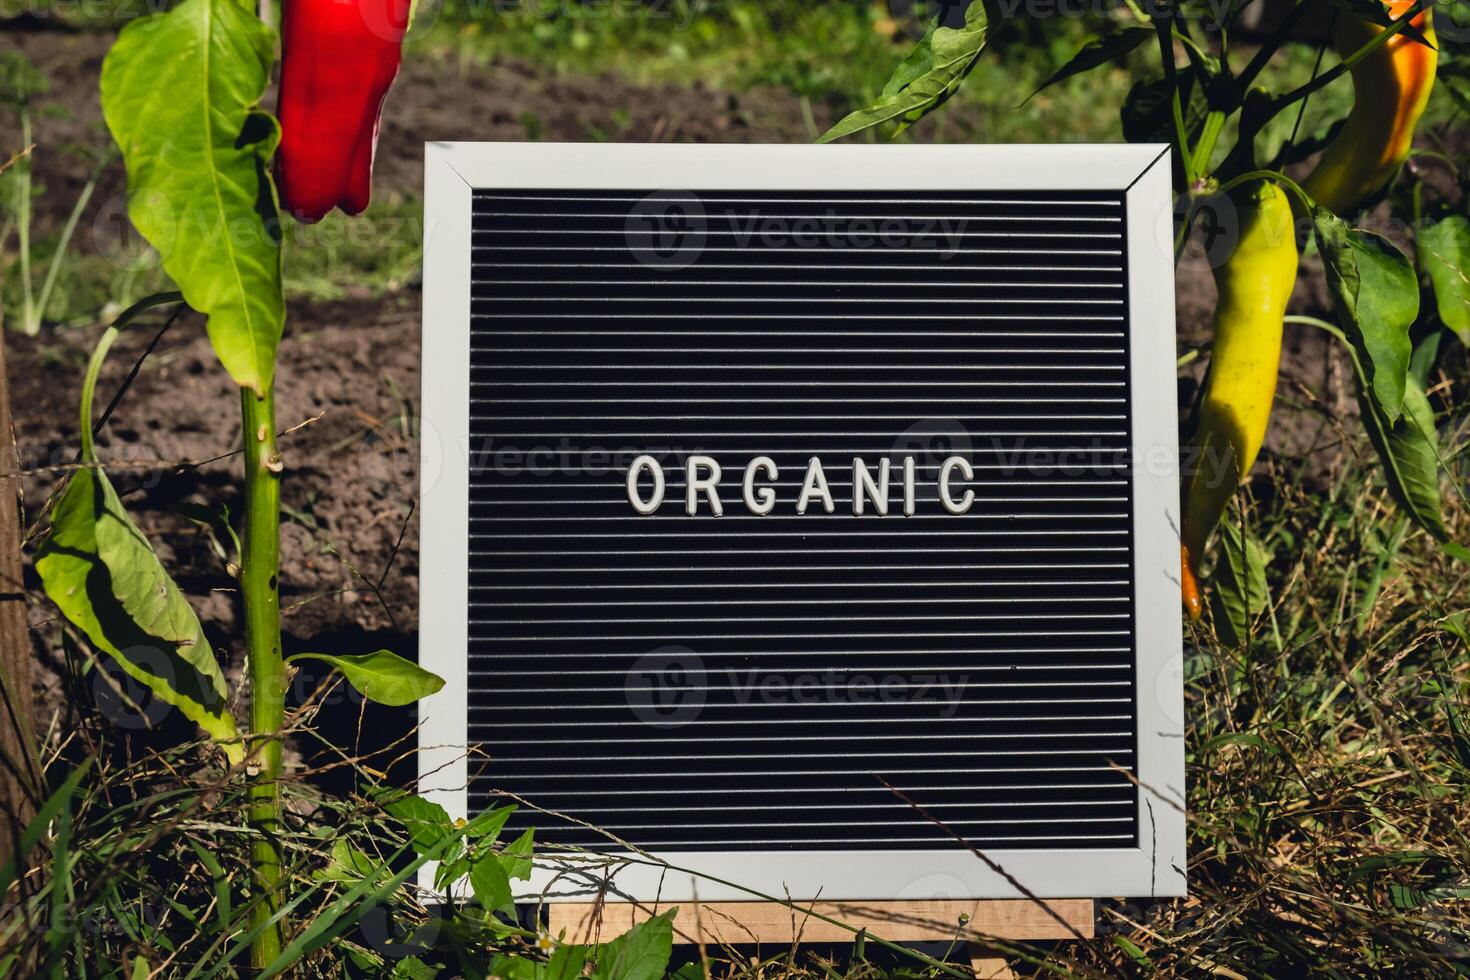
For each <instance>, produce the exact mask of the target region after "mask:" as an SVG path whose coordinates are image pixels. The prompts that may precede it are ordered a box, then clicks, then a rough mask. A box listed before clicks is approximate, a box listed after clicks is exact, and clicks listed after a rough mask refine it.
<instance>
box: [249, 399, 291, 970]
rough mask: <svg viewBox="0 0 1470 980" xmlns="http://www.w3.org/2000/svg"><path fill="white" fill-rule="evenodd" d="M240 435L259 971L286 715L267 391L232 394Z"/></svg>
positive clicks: (274, 904) (275, 928) (273, 897)
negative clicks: (236, 396) (238, 410)
mask: <svg viewBox="0 0 1470 980" xmlns="http://www.w3.org/2000/svg"><path fill="white" fill-rule="evenodd" d="M240 404H241V413H240V414H241V419H242V422H243V426H242V428H243V435H244V440H245V453H244V456H245V533H244V535H243V540H242V551H241V561H240V591H241V594H242V595H243V596H244V599H245V643H246V646H247V648H248V650H249V673H250V763H251V764H250V766H249V767H248V772H249V774H250V778H251V780H252V784H251V787H250V799H251V803H250V824H251V826H252V828H253V829H254V830H255V831H256V835H257V836H256V837H255V838H254V839H253V840H252V841H251V844H250V856H251V864H252V866H253V871H254V878H253V880H254V883H255V887H256V889H257V890H258V893H259V895H260V896H261V897H262V900H261V901H259V902H258V903H256V905H255V906H254V908H253V909H252V911H251V922H252V924H254V925H263V924H264V925H266V928H263V929H261V931H260V933H259V935H257V936H256V937H255V940H254V941H253V942H252V943H251V944H250V962H251V966H252V967H253V968H254V969H256V970H260V969H263V968H264V967H265V966H267V965H268V964H270V963H271V962H273V961H274V960H275V959H276V958H277V957H278V956H280V953H281V945H282V932H283V930H282V928H281V923H280V922H279V921H277V922H274V923H272V922H271V920H272V919H273V918H274V917H275V915H276V911H277V909H279V908H280V905H281V897H282V896H281V848H280V830H281V798H280V778H281V728H282V727H283V726H284V724H285V719H286V705H285V700H286V698H285V695H286V683H285V666H284V664H283V663H282V661H281V601H280V591H279V587H278V582H277V577H278V574H279V571H280V565H281V457H280V454H279V453H278V452H277V451H276V406H275V392H274V390H273V389H272V388H266V389H265V391H264V392H263V393H259V394H257V393H256V392H254V391H252V390H250V389H249V388H245V389H242V390H241V392H240Z"/></svg>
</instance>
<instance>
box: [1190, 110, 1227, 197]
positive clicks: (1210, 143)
mask: <svg viewBox="0 0 1470 980" xmlns="http://www.w3.org/2000/svg"><path fill="white" fill-rule="evenodd" d="M1224 128H1225V113H1223V112H1220V111H1218V110H1212V111H1211V112H1210V114H1209V115H1207V116H1205V127H1204V129H1203V130H1202V131H1201V132H1200V136H1199V144H1198V145H1197V146H1195V148H1194V160H1193V163H1192V164H1191V166H1192V167H1193V169H1194V173H1195V179H1196V180H1198V179H1200V178H1202V177H1204V176H1205V175H1206V174H1208V173H1209V172H1210V157H1212V156H1214V155H1215V144H1216V143H1217V142H1219V140H1220V133H1221V131H1222V130H1224Z"/></svg>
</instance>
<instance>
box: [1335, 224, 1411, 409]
mask: <svg viewBox="0 0 1470 980" xmlns="http://www.w3.org/2000/svg"><path fill="white" fill-rule="evenodd" d="M1312 224H1313V227H1314V228H1315V229H1316V233H1317V244H1318V247H1320V248H1321V250H1322V261H1323V265H1324V266H1325V267H1326V269H1327V285H1328V287H1329V288H1330V290H1331V292H1332V299H1333V302H1334V304H1335V305H1336V307H1337V315H1338V319H1339V321H1340V323H1341V326H1342V329H1343V332H1344V333H1345V334H1346V335H1347V338H1348V342H1349V343H1350V344H1351V345H1352V347H1353V349H1354V351H1356V352H1357V355H1358V359H1359V360H1360V362H1361V367H1362V369H1363V370H1364V372H1366V375H1367V380H1368V391H1369V392H1370V393H1371V395H1372V398H1373V402H1374V404H1375V405H1376V406H1377V408H1378V410H1379V411H1380V412H1381V413H1382V414H1383V417H1384V421H1385V422H1387V423H1389V424H1392V423H1393V422H1394V421H1396V420H1397V419H1398V417H1399V415H1400V414H1401V413H1402V411H1403V407H1404V404H1403V403H1404V386H1405V384H1406V383H1407V379H1408V373H1409V355H1410V353H1411V344H1410V341H1409V327H1410V326H1411V325H1412V324H1413V323H1414V320H1415V318H1416V317H1418V315H1419V281H1418V278H1417V277H1416V276H1415V275H1414V268H1413V266H1411V265H1410V264H1409V260H1408V259H1407V258H1405V257H1404V253H1402V252H1400V251H1399V250H1398V249H1397V248H1395V247H1394V246H1393V245H1392V244H1391V243H1390V242H1388V241H1387V240H1386V239H1384V238H1381V237H1380V236H1378V235H1375V234H1373V233H1371V232H1367V231H1363V230H1361V229H1358V228H1350V227H1348V224H1347V222H1345V221H1343V220H1342V219H1341V218H1339V217H1338V216H1337V215H1335V214H1333V213H1332V212H1331V211H1328V210H1327V209H1326V208H1321V207H1318V208H1314V209H1313V210H1312Z"/></svg>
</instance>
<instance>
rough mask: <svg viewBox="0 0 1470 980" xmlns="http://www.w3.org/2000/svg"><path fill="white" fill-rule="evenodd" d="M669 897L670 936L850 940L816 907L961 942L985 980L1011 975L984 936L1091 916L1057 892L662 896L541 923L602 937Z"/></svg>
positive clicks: (1082, 924) (1088, 902)
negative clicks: (804, 899)
mask: <svg viewBox="0 0 1470 980" xmlns="http://www.w3.org/2000/svg"><path fill="white" fill-rule="evenodd" d="M670 904H677V905H679V906H680V909H681V911H680V914H679V916H678V917H677V918H676V919H675V920H674V939H675V941H676V942H682V943H689V944H694V945H707V946H726V945H728V946H733V945H740V944H767V943H772V944H779V945H783V946H789V945H792V944H793V943H795V942H798V941H799V942H805V943H843V942H851V941H852V938H853V934H852V933H851V932H849V931H848V930H846V929H840V928H838V927H837V926H834V925H831V924H830V923H827V922H823V921H822V920H821V919H816V918H813V917H812V916H811V915H810V914H804V913H808V912H816V913H818V914H820V915H825V916H829V917H831V918H834V919H838V920H840V921H842V922H845V923H847V924H849V925H851V926H854V927H856V928H862V929H866V930H868V932H870V933H872V934H873V935H875V936H881V937H882V938H884V939H887V940H890V941H892V942H945V941H962V942H965V943H967V944H968V945H969V947H970V953H971V965H972V966H973V967H974V970H975V975H976V976H977V977H985V978H987V980H1001V978H1007V977H1010V976H1011V971H1010V967H1009V965H1008V964H1007V963H1006V961H1005V959H1004V958H1003V957H998V956H996V954H995V953H994V952H993V951H992V950H990V949H988V948H987V947H986V944H987V943H988V942H989V941H992V940H1018V941H1030V940H1038V939H1075V938H1076V937H1077V936H1081V937H1082V938H1084V939H1091V938H1092V937H1093V935H1094V931H1093V923H1094V921H1095V914H1094V906H1095V903H1094V901H1093V899H1090V898H1064V899H1048V900H1046V907H1045V908H1044V907H1042V905H1041V904H1039V903H1037V902H1034V901H1031V900H1030V899H982V900H954V899H943V900H933V901H888V902H811V903H800V902H799V903H796V907H788V906H785V905H781V904H780V903H777V902H682V903H664V905H663V906H662V908H655V907H654V906H652V905H643V904H634V903H631V902H569V903H558V904H552V905H548V906H547V911H548V920H547V925H548V927H549V931H550V933H551V935H553V936H558V935H561V933H562V931H563V930H565V933H566V940H567V941H568V942H573V943H597V942H607V941H608V940H609V939H612V938H614V937H615V936H620V935H622V934H623V933H624V932H627V931H628V930H629V929H631V928H633V926H634V925H636V924H637V923H639V922H642V921H644V920H645V919H648V918H650V917H651V916H653V915H655V914H657V913H658V912H660V911H663V909H666V908H667V907H668V906H669V905H670ZM1048 909H1050V912H1048ZM967 916H968V919H966V917H967ZM1058 919H1060V920H1061V921H1060V922H1059V921H1058Z"/></svg>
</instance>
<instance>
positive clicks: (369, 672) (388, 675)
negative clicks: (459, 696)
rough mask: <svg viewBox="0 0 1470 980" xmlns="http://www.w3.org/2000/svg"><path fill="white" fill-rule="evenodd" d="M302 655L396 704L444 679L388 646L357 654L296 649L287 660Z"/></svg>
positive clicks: (360, 689) (372, 698)
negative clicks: (390, 649)
mask: <svg viewBox="0 0 1470 980" xmlns="http://www.w3.org/2000/svg"><path fill="white" fill-rule="evenodd" d="M303 659H305V660H320V661H322V662H323V663H326V664H331V665H332V666H333V667H335V668H336V669H337V670H339V671H341V673H342V676H343V677H345V678H347V683H349V684H351V685H352V686H353V687H354V688H356V689H357V690H358V692H359V693H361V694H362V696H363V697H365V698H367V699H368V700H369V701H376V702H378V703H379V704H386V705H391V706H392V707H395V708H396V707H402V706H403V705H405V704H412V703H413V702H415V701H417V700H418V699H419V698H424V697H428V696H429V695H430V694H433V693H435V692H436V691H438V690H439V689H440V688H442V687H443V686H444V679H443V678H442V677H440V676H439V675H438V674H435V673H432V672H431V671H427V670H424V668H422V667H420V666H419V665H418V664H416V663H414V662H413V661H412V660H405V659H403V658H402V657H400V656H399V655H398V654H396V653H393V652H391V651H389V650H374V651H373V652H372V653H357V654H331V653H298V654H294V655H293V656H291V657H289V658H287V662H288V663H294V662H295V661H297V660H303Z"/></svg>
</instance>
